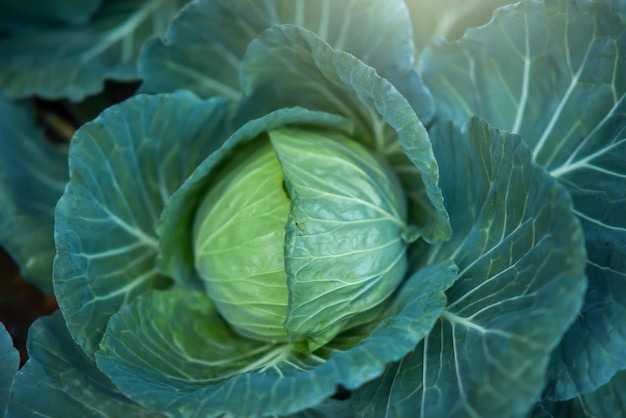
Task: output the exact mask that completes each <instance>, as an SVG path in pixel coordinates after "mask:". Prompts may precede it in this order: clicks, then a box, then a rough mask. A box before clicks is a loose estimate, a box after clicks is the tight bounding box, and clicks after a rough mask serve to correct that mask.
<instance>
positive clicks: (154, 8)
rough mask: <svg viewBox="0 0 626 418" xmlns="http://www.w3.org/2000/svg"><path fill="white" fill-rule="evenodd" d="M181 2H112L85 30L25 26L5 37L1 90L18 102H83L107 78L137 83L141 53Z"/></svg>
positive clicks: (0, 42)
mask: <svg viewBox="0 0 626 418" xmlns="http://www.w3.org/2000/svg"><path fill="white" fill-rule="evenodd" d="M181 3H183V2H182V1H181V2H178V1H172V0H147V1H146V0H109V1H107V2H105V3H104V4H103V5H102V7H101V8H100V9H99V10H98V12H97V13H96V14H95V15H94V16H93V19H92V20H91V21H89V22H87V23H85V24H83V25H78V26H59V25H49V26H35V27H26V28H25V29H24V30H21V31H15V32H14V33H12V34H11V36H10V37H6V38H0V89H2V90H3V91H4V92H5V93H6V94H7V95H8V96H9V97H11V98H14V99H15V98H24V97H28V96H32V95H38V96H40V97H44V98H46V99H60V98H69V99H70V100H72V101H80V100H82V99H84V98H85V97H86V96H88V95H92V94H95V93H98V92H100V91H101V90H102V89H103V83H104V80H105V79H106V78H112V79H115V80H122V81H129V80H136V79H138V75H137V57H138V55H139V49H140V48H141V46H142V45H143V43H144V41H145V40H146V39H147V38H148V37H150V36H153V35H155V34H156V35H160V34H161V33H163V32H164V30H165V28H166V27H167V25H168V24H169V22H170V20H171V18H172V17H173V15H174V13H175V12H176V11H177V10H178V7H180V5H181Z"/></svg>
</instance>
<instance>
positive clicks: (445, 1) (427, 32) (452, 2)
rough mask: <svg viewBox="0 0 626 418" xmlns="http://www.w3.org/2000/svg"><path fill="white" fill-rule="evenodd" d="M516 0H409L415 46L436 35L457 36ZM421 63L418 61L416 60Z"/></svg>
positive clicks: (455, 37) (418, 46)
mask: <svg viewBox="0 0 626 418" xmlns="http://www.w3.org/2000/svg"><path fill="white" fill-rule="evenodd" d="M514 2H515V0H439V1H437V2H433V1H431V0H408V1H407V2H406V4H407V7H408V8H409V12H410V15H411V22H412V23H413V41H414V42H415V49H416V50H417V51H418V53H419V52H421V51H423V50H424V49H425V48H426V47H427V46H428V45H430V43H431V42H433V40H435V39H439V38H441V39H447V40H449V41H452V40H456V39H458V38H460V37H461V36H463V33H465V31H466V30H467V29H468V28H473V27H476V26H480V25H483V24H485V23H487V22H489V19H491V16H492V14H493V11H494V10H495V9H497V8H498V7H500V6H504V5H505V4H510V3H514ZM417 65H418V66H419V63H417Z"/></svg>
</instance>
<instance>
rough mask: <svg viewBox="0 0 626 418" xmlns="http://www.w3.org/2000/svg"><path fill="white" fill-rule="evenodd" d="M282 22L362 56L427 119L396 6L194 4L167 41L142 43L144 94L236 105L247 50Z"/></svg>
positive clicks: (402, 10)
mask: <svg viewBox="0 0 626 418" xmlns="http://www.w3.org/2000/svg"><path fill="white" fill-rule="evenodd" d="M281 23H292V24H295V25H298V26H300V27H304V28H307V29H309V30H311V31H313V32H315V33H317V34H318V35H319V36H320V38H321V39H323V40H325V41H327V42H328V43H330V44H331V45H333V46H334V47H335V48H336V49H340V50H344V51H347V52H349V53H351V54H353V55H356V56H357V57H359V58H361V59H362V60H363V61H365V62H366V63H367V64H369V65H371V66H373V67H375V68H376V69H378V70H379V71H380V72H381V74H383V75H384V76H386V77H388V78H390V79H391V80H392V81H393V82H394V83H396V84H397V85H398V86H399V87H400V88H401V89H402V91H404V92H406V93H407V95H408V96H410V97H411V98H412V99H414V102H415V104H416V107H419V108H420V109H421V110H422V111H423V113H424V117H426V118H430V117H432V113H433V106H432V98H431V97H430V95H429V93H428V91H427V90H426V89H424V88H423V86H422V84H421V78H420V77H419V75H417V74H416V73H414V72H412V71H411V68H412V66H413V57H414V56H413V43H412V38H411V30H410V27H411V24H410V21H409V17H408V11H407V9H406V6H405V5H404V2H403V1H401V0H347V1H333V0H295V1H294V0H268V1H257V0H199V1H195V2H193V3H192V4H190V5H189V6H187V7H186V8H184V9H183V10H182V12H181V14H180V15H179V16H178V17H177V19H176V20H175V21H174V22H173V23H172V26H171V27H170V28H169V29H168V31H167V32H166V34H165V37H164V39H153V40H151V41H149V42H148V44H147V45H146V47H145V49H144V51H143V52H142V56H141V59H140V74H141V76H142V78H143V79H144V80H145V82H144V85H143V87H142V88H143V91H146V92H151V93H152V92H169V91H174V90H176V89H180V88H184V89H187V90H191V91H193V92H195V93H197V94H199V95H200V96H202V97H208V96H212V95H215V94H220V95H225V96H227V97H231V98H233V99H238V98H240V97H241V95H242V87H241V85H240V82H239V72H240V70H241V67H242V59H243V56H244V53H245V51H246V48H247V46H248V44H249V43H250V41H252V40H253V39H254V38H255V37H256V36H257V35H259V34H260V33H261V32H262V31H264V30H265V29H267V28H269V27H271V26H272V25H276V24H281ZM198 28H202V30H198ZM360 28H367V31H362V30H359V29H360Z"/></svg>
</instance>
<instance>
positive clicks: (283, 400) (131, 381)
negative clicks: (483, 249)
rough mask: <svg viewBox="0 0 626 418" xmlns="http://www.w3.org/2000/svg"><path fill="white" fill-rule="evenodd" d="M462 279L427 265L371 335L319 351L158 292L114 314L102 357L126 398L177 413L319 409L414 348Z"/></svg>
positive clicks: (188, 298)
mask: <svg viewBox="0 0 626 418" xmlns="http://www.w3.org/2000/svg"><path fill="white" fill-rule="evenodd" d="M455 278H456V266H454V265H453V264H452V263H444V264H442V265H437V266H431V267H429V268H426V269H424V270H423V271H422V272H420V273H419V274H418V275H416V276H414V277H413V278H412V279H411V280H409V281H408V283H407V284H406V286H405V287H404V288H403V295H404V296H405V298H404V299H402V300H401V301H398V302H397V303H396V304H394V305H393V307H392V309H391V311H390V314H389V315H388V316H387V317H386V318H384V319H383V320H382V321H381V322H380V323H379V324H378V326H376V328H375V329H374V330H373V331H372V332H371V334H370V335H369V337H367V338H365V339H363V340H362V341H360V342H358V343H357V344H356V345H355V346H354V347H352V348H349V349H345V350H343V349H339V348H337V347H335V348H333V345H332V343H331V344H330V345H329V346H327V347H323V348H322V349H320V350H318V351H317V352H315V353H313V354H310V355H306V354H301V353H298V352H297V351H294V350H293V347H292V346H289V345H284V344H271V343H264V342H259V341H253V340H247V339H245V338H243V337H240V336H238V335H236V334H234V333H233V332H232V330H231V329H230V328H228V327H227V326H226V325H225V324H224V323H223V322H222V320H221V319H220V318H219V316H218V315H217V313H216V311H215V310H214V308H213V306H212V304H211V302H210V299H208V297H207V296H206V295H204V294H202V293H199V292H192V291H189V290H184V289H172V290H168V291H163V292H153V293H151V294H147V295H145V296H142V297H139V298H137V299H136V300H135V301H134V302H133V303H131V304H130V305H128V306H126V307H125V308H123V309H122V310H121V311H120V312H119V313H118V314H116V315H114V316H113V318H112V319H111V321H110V323H109V327H108V328H107V332H106V334H105V337H104V339H103V342H102V345H101V349H100V351H98V352H97V353H96V358H97V363H98V366H99V367H100V368H101V369H102V370H103V371H104V372H105V373H106V374H107V375H109V377H111V379H112V380H113V382H114V383H115V384H116V385H117V386H118V387H119V388H120V389H121V390H122V391H123V392H124V393H125V394H127V395H128V396H130V397H131V398H133V399H135V400H136V401H137V402H139V403H141V404H143V405H144V406H146V407H147V408H150V409H154V410H162V411H164V412H165V413H166V414H168V415H169V416H173V417H197V416H204V417H214V416H221V415H222V414H225V413H231V414H233V415H235V416H267V415H284V414H290V413H295V412H298V411H301V410H305V409H306V408H309V407H313V406H316V405H319V404H320V403H321V402H322V401H323V400H324V399H326V398H328V397H329V396H331V395H333V393H334V392H335V390H336V387H337V385H342V386H344V387H345V388H347V389H355V388H357V387H359V386H361V385H362V384H363V383H364V382H366V381H368V380H371V379H373V378H375V377H377V376H379V375H380V374H381V373H382V372H383V370H384V368H385V365H386V364H387V363H388V362H391V361H397V360H398V359H400V358H401V357H402V356H403V355H404V354H405V353H406V352H408V351H410V350H411V349H413V348H414V347H415V345H416V344H417V343H418V342H419V341H420V340H421V339H422V337H423V336H424V335H425V334H426V333H427V332H428V331H429V330H430V329H431V326H432V324H433V323H434V321H435V320H436V319H437V317H438V316H439V314H440V313H441V311H442V309H443V307H444V305H445V296H444V293H443V292H444V291H445V289H447V288H448V287H449V286H450V285H451V284H452V282H453V281H454V279H455ZM172 318H176V320H175V321H173V320H172ZM339 339H341V336H340V337H339Z"/></svg>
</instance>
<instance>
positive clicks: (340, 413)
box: [289, 398, 354, 418]
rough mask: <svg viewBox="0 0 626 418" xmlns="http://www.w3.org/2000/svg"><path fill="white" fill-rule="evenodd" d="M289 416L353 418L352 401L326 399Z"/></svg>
mask: <svg viewBox="0 0 626 418" xmlns="http://www.w3.org/2000/svg"><path fill="white" fill-rule="evenodd" d="M289 418H354V413H353V411H352V402H351V401H350V400H349V399H348V400H343V401H342V400H337V399H332V398H331V399H327V400H325V401H324V402H322V403H321V404H319V405H317V406H315V407H313V408H309V409H307V410H305V411H302V412H297V413H295V414H293V415H289Z"/></svg>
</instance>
